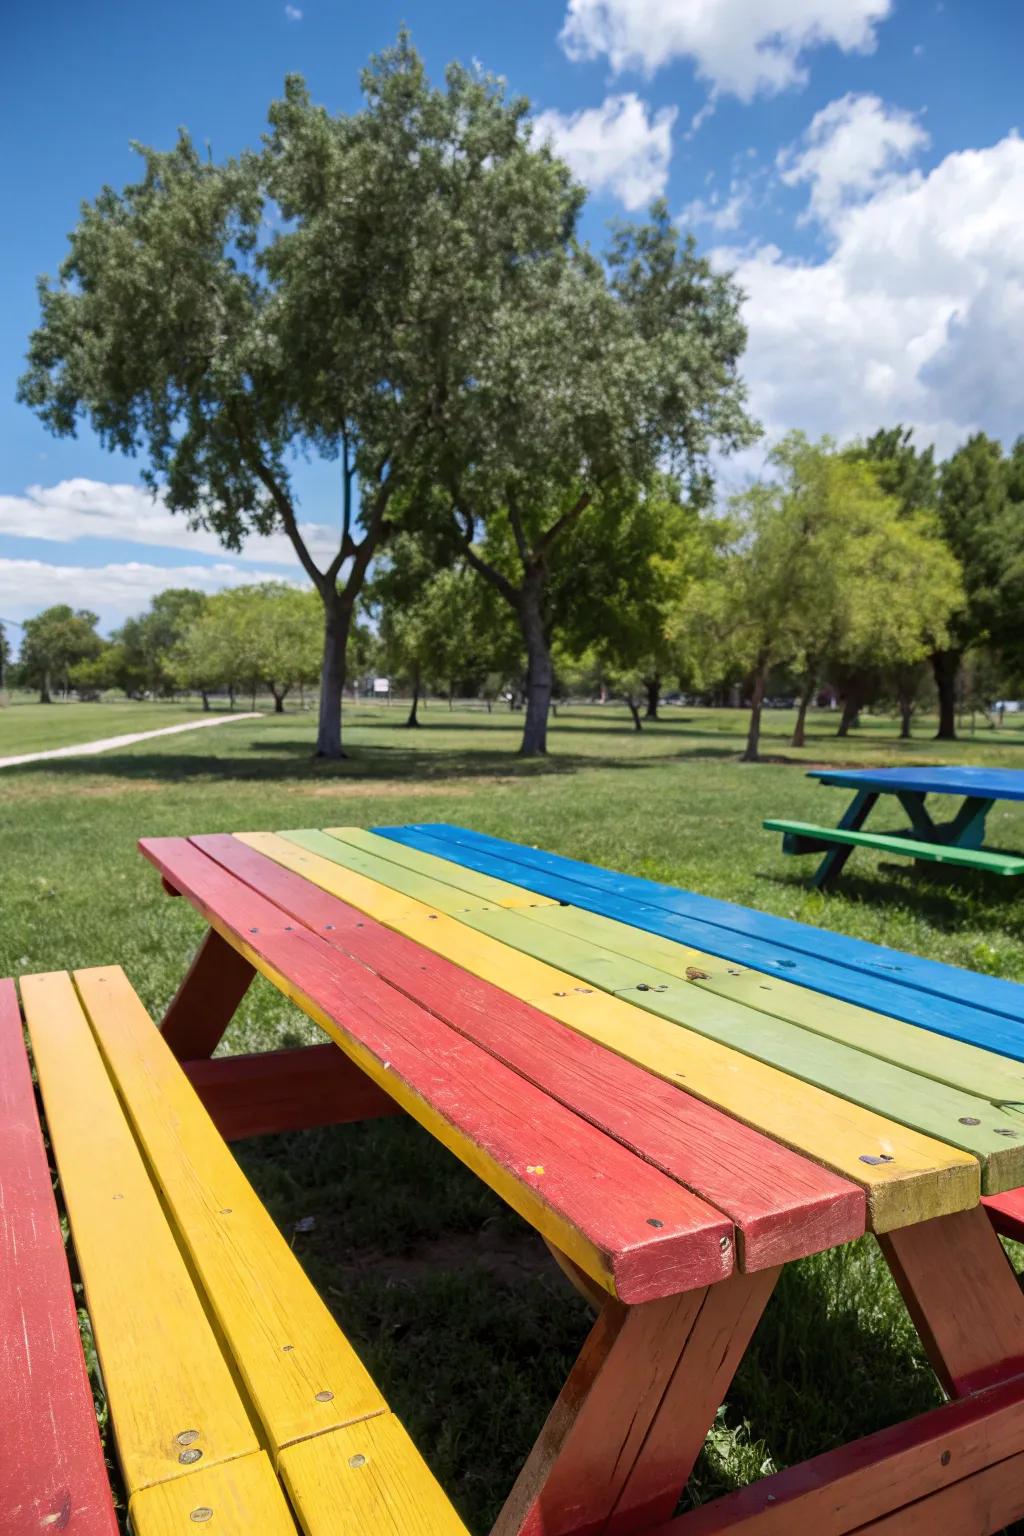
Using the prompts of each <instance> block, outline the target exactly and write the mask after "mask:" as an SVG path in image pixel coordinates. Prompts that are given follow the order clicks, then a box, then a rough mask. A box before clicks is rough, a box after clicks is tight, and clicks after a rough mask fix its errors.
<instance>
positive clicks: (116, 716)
mask: <svg viewBox="0 0 1024 1536" xmlns="http://www.w3.org/2000/svg"><path fill="white" fill-rule="evenodd" d="M201 716H202V706H201V705H200V706H198V707H192V706H189V705H186V706H184V707H182V706H181V705H178V704H133V703H116V704H106V703H103V704H63V703H59V702H57V703H53V704H39V703H37V702H36V701H35V699H34V698H33V699H32V701H31V702H29V700H28V699H27V698H26V697H25V695H22V694H19V695H16V696H15V698H14V699H13V700H12V701H11V703H10V704H9V706H8V707H7V708H5V709H0V757H20V756H22V754H24V753H27V752H50V751H52V750H53V748H54V747H73V746H77V745H78V743H79V742H83V741H101V740H103V739H104V738H105V737H107V736H127V735H128V733H129V732H131V731H158V730H160V729H161V728H162V727H163V726H165V725H180V724H182V723H183V722H184V721H186V720H193V719H195V720H198V719H200V718H201Z"/></svg>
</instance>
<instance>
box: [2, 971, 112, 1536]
mask: <svg viewBox="0 0 1024 1536" xmlns="http://www.w3.org/2000/svg"><path fill="white" fill-rule="evenodd" d="M0 1380H2V1382H3V1394H4V1430H3V1447H2V1449H0V1531H3V1532H5V1533H7V1532H10V1536H22V1533H24V1536H29V1533H30V1532H36V1531H39V1532H48V1531H61V1532H66V1533H67V1536H117V1521H116V1519H115V1517H114V1508H113V1504H112V1503H111V1498H110V1486H109V1484H108V1481H107V1473H106V1468H105V1466H104V1463H103V1452H102V1449H101V1447H100V1441H99V1435H98V1433H97V1430H96V1414H95V1411H94V1409H93V1401H92V1391H91V1389H90V1387H89V1378H88V1376H87V1374H86V1369H85V1359H84V1357H83V1354H82V1342H81V1338H80V1336H79V1332H78V1318H77V1315H76V1312H75V1303H74V1298H73V1295H72V1291H71V1278H70V1276H69V1274H68V1266H67V1260H66V1259H65V1256H64V1242H63V1239H62V1237H61V1232H60V1223H59V1221H58V1218H57V1209H56V1206H55V1204H54V1200H53V1188H52V1185H51V1183H50V1171H49V1167H48V1165H47V1161H46V1151H45V1149H44V1147H43V1138H42V1133H41V1131H40V1129H39V1121H38V1119H37V1117H36V1104H35V1095H34V1093H33V1090H32V1076H31V1073H30V1071H29V1065H28V1058H27V1057H26V1055H25V1045H24V1040H23V1037H22V1031H21V1016H20V1014H19V1012H18V1000H17V997H16V995H15V991H14V983H13V981H3V980H0Z"/></svg>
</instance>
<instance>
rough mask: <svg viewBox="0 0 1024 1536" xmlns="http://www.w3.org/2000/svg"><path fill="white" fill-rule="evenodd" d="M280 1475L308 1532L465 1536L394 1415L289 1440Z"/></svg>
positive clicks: (312, 1535)
mask: <svg viewBox="0 0 1024 1536" xmlns="http://www.w3.org/2000/svg"><path fill="white" fill-rule="evenodd" d="M281 1477H282V1479H283V1481H284V1485H285V1487H286V1488H287V1489H288V1494H289V1496H290V1498H291V1501H292V1505H293V1506H294V1509H295V1512H296V1514H297V1515H298V1518H299V1524H300V1525H301V1527H302V1529H303V1531H304V1532H305V1533H306V1536H349V1533H351V1536H364V1533H365V1536H469V1533H468V1532H467V1530H466V1527H465V1526H464V1525H463V1523H462V1521H461V1520H460V1519H459V1517H458V1515H457V1514H456V1513H455V1511H454V1509H453V1508H452V1506H451V1504H450V1503H449V1502H448V1500H447V1498H446V1497H445V1495H444V1493H443V1492H442V1491H441V1488H440V1487H439V1486H438V1483H437V1482H436V1480H435V1478H434V1475H433V1473H432V1472H431V1471H430V1469H429V1467H428V1466H427V1465H426V1463H425V1462H424V1460H423V1458H422V1457H421V1456H420V1454H419V1452H418V1451H417V1449H416V1447H415V1446H414V1445H413V1443H412V1441H411V1440H410V1439H409V1436H408V1435H407V1434H406V1432H405V1430H404V1429H403V1428H402V1426H401V1424H400V1423H399V1421H398V1420H397V1419H396V1418H395V1416H394V1414H390V1413H389V1414H385V1415H383V1416H380V1417H378V1418H375V1419H366V1420H365V1421H364V1422H363V1423H362V1424H354V1425H352V1426H351V1428H349V1429H338V1430H334V1431H333V1432H332V1433H331V1434H329V1435H319V1436H317V1438H316V1439H313V1440H302V1441H300V1443H299V1444H298V1445H290V1446H289V1447H288V1449H287V1450H286V1451H285V1452H284V1453H283V1455H282V1457H281Z"/></svg>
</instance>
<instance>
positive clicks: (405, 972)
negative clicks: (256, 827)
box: [195, 837, 865, 1270]
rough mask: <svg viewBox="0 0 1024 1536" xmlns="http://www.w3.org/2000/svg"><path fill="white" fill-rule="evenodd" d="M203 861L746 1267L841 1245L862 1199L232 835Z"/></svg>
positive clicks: (858, 1216)
mask: <svg viewBox="0 0 1024 1536" xmlns="http://www.w3.org/2000/svg"><path fill="white" fill-rule="evenodd" d="M195 842H196V845H197V846H198V847H200V848H201V849H202V850H203V851H204V852H205V853H207V854H208V855H209V856H210V857H211V858H214V859H216V860H217V861H218V862H219V863H221V864H222V865H223V867H224V868H226V869H229V870H230V871H231V872H232V873H234V874H237V875H238V876H239V878H241V879H245V880H246V881H247V882H248V883H249V884H250V885H251V886H252V887H253V888H254V889H256V890H260V891H262V892H264V893H265V894H266V895H267V896H268V897H270V898H271V899H272V900H273V901H274V902H275V904H276V905H278V906H280V907H281V908H282V910H284V911H286V912H288V913H289V914H290V915H291V916H292V917H294V918H296V919H297V920H298V921H300V922H303V923H304V924H305V925H306V926H307V927H309V928H312V929H313V930H314V931H316V932H320V933H324V935H325V937H327V938H328V941H329V942H330V943H331V944H332V945H335V946H338V947H340V948H342V949H344V950H345V951H346V952H347V953H349V954H351V955H352V956H353V957H354V958H356V959H358V960H359V961H360V962H361V963H362V964H364V965H366V966H368V967H369V968H370V969H371V970H373V971H375V972H376V973H377V974H378V975H379V976H381V977H382V978H383V979H384V980H386V981H387V982H388V983H389V984H391V985H392V986H395V987H398V988H399V990H401V991H402V992H403V993H405V995H406V996H409V997H412V998H414V999H415V1000H416V1001H417V1002H419V1003H421V1004H422V1005H423V1006H424V1007H426V1008H428V1009H429V1010H430V1012H431V1013H433V1014H434V1015H435V1016H437V1017H438V1018H441V1019H443V1020H445V1021H446V1022H447V1023H450V1024H451V1025H453V1026H454V1027H455V1028H457V1029H459V1031H460V1032H461V1033H463V1034H466V1035H468V1036H469V1037H470V1038H471V1039H473V1040H475V1041H476V1042H477V1043H478V1044H480V1045H481V1046H483V1047H484V1048H485V1049H486V1050H488V1051H489V1052H490V1053H491V1054H492V1055H494V1056H496V1057H497V1058H498V1059H499V1060H500V1061H502V1062H504V1063H505V1064H506V1065H508V1066H511V1067H512V1068H514V1070H516V1071H517V1072H520V1073H521V1074H522V1075H523V1076H524V1077H526V1078H528V1079H529V1081H531V1082H534V1083H536V1084H537V1086H539V1087H542V1088H543V1089H544V1090H545V1091H546V1092H547V1093H549V1094H551V1095H552V1096H553V1097H555V1098H556V1099H558V1101H559V1102H560V1103H562V1104H565V1105H566V1106H567V1107H569V1108H571V1109H573V1110H575V1111H576V1112H577V1113H578V1114H581V1115H583V1116H584V1117H585V1118H586V1119H588V1120H589V1121H590V1122H591V1123H592V1124H594V1125H597V1126H599V1127H600V1128H601V1129H602V1130H605V1131H607V1132H608V1133H609V1134H610V1135H612V1136H614V1137H615V1138H616V1140H618V1141H620V1142H622V1143H623V1145H625V1146H628V1147H630V1148H632V1149H634V1150H636V1151H637V1152H639V1154H640V1156H642V1157H643V1158H644V1160H645V1161H647V1162H649V1163H651V1164H653V1165H654V1166H655V1167H658V1168H661V1169H663V1170H664V1171H665V1172H666V1173H668V1174H669V1175H671V1177H673V1178H675V1179H677V1180H679V1181H680V1182H681V1183H684V1184H686V1185H687V1187H688V1188H690V1189H693V1190H694V1191H695V1192H697V1193H698V1194H700V1195H702V1196H703V1197H704V1198H706V1199H707V1200H709V1201H710V1202H711V1203H712V1204H713V1205H715V1206H717V1207H718V1209H719V1210H722V1211H724V1212H725V1213H726V1215H728V1216H729V1217H730V1219H731V1220H732V1221H734V1222H735V1223H736V1226H737V1239H738V1243H739V1245H740V1249H739V1257H740V1262H741V1265H742V1267H743V1268H745V1269H750V1270H753V1269H758V1268H766V1267H770V1266H772V1265H774V1264H779V1263H782V1262H783V1261H784V1260H786V1259H792V1258H798V1257H802V1256H804V1255H805V1254H807V1253H811V1252H816V1251H819V1250H820V1249H822V1248H828V1247H833V1246H835V1244H836V1243H841V1242H845V1241H846V1240H847V1238H849V1237H852V1236H854V1235H856V1234H857V1233H859V1232H860V1231H862V1230H863V1224H864V1220H865V1200H864V1194H863V1191H862V1190H860V1189H859V1188H857V1187H856V1186H854V1185H852V1184H850V1183H848V1182H846V1181H844V1180H840V1179H838V1178H836V1177H835V1176H834V1175H833V1174H831V1173H829V1172H828V1171H827V1170H824V1169H822V1168H820V1167H818V1166H817V1165H816V1164H814V1163H811V1162H809V1161H808V1160H807V1159H805V1158H801V1157H798V1156H797V1155H795V1154H794V1153H792V1152H790V1151H788V1150H787V1149H785V1148H782V1147H779V1146H778V1145H777V1144H776V1143H774V1142H770V1141H768V1140H767V1139H766V1138H764V1137H763V1136H761V1135H760V1134H758V1133H757V1132H753V1131H751V1130H749V1129H748V1128H746V1127H745V1126H742V1125H740V1124H739V1123H738V1122H737V1121H735V1120H732V1119H730V1118H728V1117H727V1116H725V1115H723V1114H721V1112H719V1111H718V1110H715V1109H713V1108H712V1107H710V1106H707V1105H704V1104H702V1103H701V1102H700V1101H699V1100H696V1099H693V1098H692V1097H691V1096H690V1095H688V1094H684V1093H683V1092H681V1091H680V1090H679V1089H678V1088H675V1087H673V1086H672V1085H671V1084H668V1083H666V1082H664V1081H663V1080H662V1079H660V1078H656V1077H654V1076H652V1074H651V1073H649V1072H645V1071H644V1070H643V1069H642V1068H640V1067H638V1066H636V1065H635V1064H633V1063H631V1062H627V1061H625V1060H624V1059H622V1058H621V1057H617V1056H615V1055H613V1054H612V1053H610V1052H609V1051H607V1050H605V1049H604V1048H603V1047H602V1046H600V1045H598V1044H597V1043H596V1042H594V1041H591V1040H588V1039H587V1038H586V1037H585V1036H582V1035H580V1034H577V1033H576V1032H575V1031H573V1030H571V1029H569V1028H568V1027H566V1026H564V1025H562V1024H560V1023H558V1022H556V1021H555V1020H553V1019H551V1018H550V1017H548V1016H547V1015H544V1014H541V1013H540V1012H539V1011H538V1010H537V1009H534V1008H531V1007H530V1006H529V1005H528V1004H526V1003H524V1002H522V1001H520V1000H519V999H517V998H514V997H512V996H510V995H509V993H507V992H505V991H502V990H500V989H499V988H498V987H496V986H493V985H492V984H491V983H490V982H487V981H482V980H480V979H479V978H477V977H475V976H472V975H470V974H469V973H468V972H466V971H465V970H462V969H461V968H459V967H458V966H456V965H454V964H453V963H452V962H451V961H448V960H445V959H444V958H443V957H440V956H434V955H431V956H430V964H428V965H425V964H424V951H423V948H422V946H421V945H419V944H416V943H414V942H413V941H412V940H409V939H406V938H403V937H402V936H401V935H397V934H395V933H394V932H392V931H390V930H388V929H386V928H385V927H383V925H381V924H378V923H375V922H373V921H370V920H368V919H367V918H366V917H365V915H364V914H362V913H360V912H359V911H358V910H357V909H356V908H354V907H351V906H347V905H345V904H344V903H342V902H340V901H338V900H336V899H335V898H334V897H332V896H330V895H327V894H326V893H325V892H323V891H321V890H320V889H319V888H318V887H317V886H315V885H313V884H311V883H310V882H309V881H308V880H305V879H302V878H300V877H299V876H298V875H297V874H294V873H292V872H291V871H290V870H287V869H285V868H283V867H281V866H279V865H277V864H275V863H273V862H272V861H271V860H269V859H268V858H266V857H265V856H263V855H262V854H260V853H258V852H256V851H254V850H253V849H252V848H250V847H248V846H246V845H245V844H243V843H242V842H240V841H239V840H238V839H236V838H233V837H203V838H198V839H195Z"/></svg>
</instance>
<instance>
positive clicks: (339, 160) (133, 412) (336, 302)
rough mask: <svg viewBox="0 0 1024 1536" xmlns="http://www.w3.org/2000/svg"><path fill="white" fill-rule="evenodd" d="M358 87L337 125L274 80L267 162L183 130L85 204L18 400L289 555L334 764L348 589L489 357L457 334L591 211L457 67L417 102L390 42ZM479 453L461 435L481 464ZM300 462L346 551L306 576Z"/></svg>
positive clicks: (195, 520) (355, 592)
mask: <svg viewBox="0 0 1024 1536" xmlns="http://www.w3.org/2000/svg"><path fill="white" fill-rule="evenodd" d="M363 88H364V94H365V98H366V101H365V106H364V108H363V110H362V111H360V112H358V113H355V114H353V115H351V116H344V115H342V116H336V117H332V116H331V115H329V114H328V113H327V112H326V111H325V110H324V109H322V108H320V107H317V106H315V105H313V103H312V102H311V101H310V99H309V96H308V94H307V92H306V89H305V87H304V85H303V84H302V82H301V81H300V80H299V79H298V78H296V77H290V78H289V79H288V81H287V82H286V86H285V93H284V97H283V99H282V100H280V101H278V102H276V103H274V105H273V106H272V108H271V111H270V133H269V135H268V137H267V138H266V140H265V141H264V144H263V147H262V148H261V150H260V151H259V152H258V153H246V154H243V155H241V156H239V157H238V158H236V159H228V160H225V161H223V162H220V163H217V162H215V161H213V160H212V159H211V158H208V157H207V156H205V155H203V154H201V153H200V152H199V150H197V148H196V147H195V145H194V144H193V143H192V141H191V139H190V138H189V137H188V135H187V134H185V133H183V134H182V135H181V137H180V138H179V140H178V143H177V145H176V146H175V148H174V149H173V150H171V151H169V152H167V153H160V152H157V151H155V150H153V149H146V148H143V149H140V154H141V155H142V157H143V162H144V174H143V177H142V180H141V181H139V182H138V183H136V184H134V185H131V186H128V187H126V188H125V189H124V190H123V191H121V192H117V191H114V190H112V189H109V188H108V189H105V190H104V191H103V192H101V193H100V195H99V196H98V197H97V198H96V199H95V201H94V202H92V203H91V204H87V205H86V206H85V208H84V210H83V213H82V218H81V220H80V222H79V224H78V226H77V227H76V228H75V229H74V230H73V232H72V234H71V237H70V251H69V254H68V256H67V259H66V260H65V262H64V263H63V265H62V267H61V270H60V274H59V277H58V279H57V281H56V282H55V283H49V282H47V281H44V282H43V283H42V285H41V288H40V300H41V306H42V321H41V324H40V326H39V328H38V329H37V330H36V332H35V333H34V335H33V336H32V339H31V343H30V350H29V368H28V371H27V373H26V374H25V376H24V377H23V379H22V381H21V384H20V396H21V398H22V399H23V400H24V401H26V402H27V403H28V404H29V405H30V406H31V407H33V408H34V409H35V410H36V411H37V412H38V413H39V414H40V416H41V417H42V419H43V421H44V422H45V423H46V424H47V426H48V427H49V428H50V429H51V430H52V431H54V432H57V433H62V434H68V433H72V432H73V431H74V429H75V425H76V422H77V421H78V420H79V419H80V418H82V417H85V418H87V419H88V420H89V421H90V422H91V423H92V425H93V427H94V429H95V430H96V431H97V432H98V434H99V436H100V438H101V440H102V441H103V442H104V443H105V444H106V445H107V446H109V447H111V448H115V449H119V450H120V451H122V452H125V453H130V454H136V453H138V454H142V455H144V458H145V462H146V467H145V470H144V477H145V479H146V481H147V483H149V484H150V485H151V486H153V487H154V488H156V487H159V488H161V490H162V493H163V495H164V496H165V498H166V502H167V505H168V506H169V507H170V508H171V509H172V510H173V511H176V512H180V513H182V514H183V515H184V516H186V517H187V518H188V519H189V520H190V522H191V523H192V524H193V525H195V526H203V527H207V528H210V529H212V530H213V531H214V532H216V534H217V535H218V536H219V538H220V539H221V541H222V542H223V543H224V545H225V546H226V547H227V548H229V549H238V548H239V547H240V546H241V544H242V543H243V541H244V540H245V538H246V537H247V535H248V534H250V533H269V532H271V531H273V530H275V529H281V530H283V531H284V532H285V533H286V534H287V536H288V537H289V539H290V540H291V542H292V545H293V546H294V548H295V551H296V554H297V557H298V559H299V561H300V563H301V564H302V567H303V569H304V571H305V572H306V575H307V576H308V578H309V580H310V582H311V583H312V584H313V586H314V587H315V589H316V591H317V592H318V594H319V596H320V600H321V603H322V605H323V615H324V617H323V628H324V640H323V662H322V669H321V694H320V716H319V726H318V733H317V751H318V753H319V754H321V755H323V756H327V757H337V756H341V755H343V754H342V740H341V698H342V689H343V685H344V681H345V674H346V667H347V648H348V641H349V636H350V633H351V629H352V624H353V615H354V612H355V607H356V603H357V599H358V596H359V593H360V590H361V588H362V585H363V583H364V581H365V579H366V576H367V573H368V570H369V568H370V564H371V562H372V560H373V558H374V556H375V555H376V553H377V551H378V549H379V548H380V546H381V544H382V542H383V540H384V538H385V536H386V535H387V534H388V533H389V531H390V530H391V529H392V528H393V526H394V525H395V523H396V521H398V520H399V514H398V512H397V511H396V513H395V514H394V515H393V512H392V504H393V502H394V504H395V507H396V508H401V515H402V516H406V515H408V516H410V517H412V516H415V514H416V510H417V505H418V504H417V502H416V501H415V500H410V499H409V498H405V499H404V500H403V499H398V500H397V501H396V499H395V493H396V491H398V490H399V489H400V488H401V487H402V486H403V484H408V483H410V482H411V481H412V480H414V479H415V478H416V477H417V475H419V474H421V472H422V469H423V464H424V459H425V456H426V450H427V446H428V444H429V442H430V441H431V440H432V438H433V437H435V436H436V435H437V432H438V423H439V422H440V421H441V420H443V418H444V417H445V415H446V412H447V409H448V396H447V394H446V390H447V389H448V384H449V378H450V374H451V371H452V369H453V368H456V369H457V371H458V372H459V374H460V377H467V376H469V375H471V374H473V372H474V369H476V368H477V367H478V365H479V363H480V361H481V360H482V359H481V357H480V354H479V349H478V350H477V353H476V354H475V355H472V356H470V355H467V354H466V353H465V349H464V348H463V347H462V345H461V336H462V331H463V325H464V320H465V318H466V316H467V314H468V313H469V312H470V311H475V313H476V315H477V316H478V317H480V316H485V315H489V314H490V310H491V304H492V299H495V298H497V296H498V294H499V292H500V289H501V286H502V284H503V282H506V280H507V274H508V273H510V272H513V271H514V270H516V269H517V268H519V267H523V268H526V267H529V266H531V265H532V264H533V263H534V253H535V252H537V251H542V252H543V251H546V250H547V249H548V247H549V246H550V244H551V241H552V231H555V230H557V231H558V232H561V230H562V229H563V227H564V225H565V223H566V221H567V220H568V221H569V222H570V223H571V221H572V216H573V211H574V209H575V206H576V205H577V203H578V201H579V199H580V197H581V195H582V194H581V193H580V192H579V190H578V189H577V188H575V187H574V186H573V185H572V182H571V178H570V175H569V172H568V170H567V169H566V167H565V166H563V165H562V164H561V163H560V162H558V161H557V160H555V158H554V157H553V156H552V154H551V153H550V151H549V150H548V149H547V148H546V147H543V146H541V147H538V148H534V147H532V146H531V145H530V143H529V137H528V128H527V126H526V125H527V122H528V106H527V103H526V102H524V101H522V100H513V101H506V99H505V95H504V90H503V87H502V85H501V83H500V82H499V81H497V80H495V79H491V78H489V77H485V76H483V75H480V74H478V73H475V72H471V71H467V70H464V69H461V68H459V67H457V66H452V67H451V68H450V69H449V71H448V73H447V76H446V81H445V84H444V87H443V88H441V89H435V88H433V87H431V86H430V84H429V82H428V81H427V79H426V77H425V74H424V70H423V65H422V62H421V60H420V58H419V56H418V55H417V54H416V52H415V50H414V49H413V48H412V46H411V44H410V42H409V39H408V37H407V36H406V35H405V34H402V35H401V36H400V38H399V40H398V43H397V45H396V46H395V47H393V48H391V49H389V50H387V51H386V52H385V53H383V54H381V55H380V56H379V57H377V58H375V59H373V60H372V61H371V63H370V65H369V67H368V69H367V70H366V71H365V72H364V75H363ZM268 231H269V233H268ZM470 329H471V330H472V329H473V328H472V327H471V328H470ZM474 334H475V332H474ZM474 376H477V377H478V376H479V375H478V374H477V375H474ZM489 446H490V445H489V442H488V441H487V440H486V439H485V438H483V437H481V436H479V435H477V436H476V438H475V440H474V444H473V449H472V452H473V454H474V455H475V457H476V458H477V459H479V458H481V457H486V456H487V454H488V451H489ZM306 454H316V455H319V456H320V457H321V458H324V459H328V460H334V461H336V462H337V463H338V465H339V468H340V476H339V480H340V509H339V517H338V522H339V525H340V536H339V539H338V543H337V547H336V549H335V550H334V552H333V555H331V556H330V557H329V558H325V560H324V561H323V562H321V563H318V561H317V559H315V558H314V554H313V551H312V549H311V547H310V544H309V542H308V541H307V537H306V534H305V532H304V524H303V522H302V518H303V515H304V513H303V509H302V508H301V506H300V504H299V501H298V497H297V495H296V492H295V488H294V483H293V464H294V462H295V459H296V457H297V456H302V455H306ZM321 520H322V521H326V519H325V518H324V519H321Z"/></svg>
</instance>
